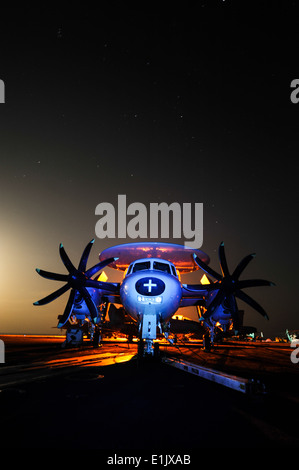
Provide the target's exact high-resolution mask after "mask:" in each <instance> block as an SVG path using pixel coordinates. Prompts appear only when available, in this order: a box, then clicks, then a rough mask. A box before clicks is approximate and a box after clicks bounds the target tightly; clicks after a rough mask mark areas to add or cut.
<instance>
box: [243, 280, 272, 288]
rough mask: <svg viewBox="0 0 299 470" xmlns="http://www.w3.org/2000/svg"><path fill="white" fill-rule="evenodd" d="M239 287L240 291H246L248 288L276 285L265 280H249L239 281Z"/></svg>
mask: <svg viewBox="0 0 299 470" xmlns="http://www.w3.org/2000/svg"><path fill="white" fill-rule="evenodd" d="M237 286H238V288H239V289H245V288H246V287H259V286H275V284H274V283H273V282H271V281H265V280H264V279H249V280H248V281H238V283H237Z"/></svg>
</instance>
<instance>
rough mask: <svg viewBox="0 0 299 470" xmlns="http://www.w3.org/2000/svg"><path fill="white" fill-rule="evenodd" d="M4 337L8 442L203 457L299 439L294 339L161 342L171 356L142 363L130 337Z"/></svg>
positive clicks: (0, 397)
mask: <svg viewBox="0 0 299 470" xmlns="http://www.w3.org/2000/svg"><path fill="white" fill-rule="evenodd" d="M0 338H1V339H2V341H3V342H4V344H5V363H4V364H1V367H0V406H1V421H2V436H1V444H0V446H2V448H66V447H67V448H69V449H73V448H74V449H75V448H77V447H78V446H79V445H80V446H81V447H82V448H95V449H102V450H103V451H106V450H107V449H117V450H119V451H120V450H121V451H123V452H125V451H126V450H134V449H135V450H138V449H139V450H143V451H144V452H147V451H150V450H152V449H157V451H158V450H159V449H160V450H161V449H164V450H165V452H166V451H167V450H168V451H170V450H171V449H177V450H179V449H181V450H182V451H186V452H187V451H188V452H190V453H193V454H194V455H197V451H198V450H199V449H202V448H214V447H215V446H217V447H220V448H261V447H263V448H265V447H269V448H271V447H283V448H285V447H297V446H298V444H299V431H298V426H297V424H296V423H297V421H298V392H297V387H298V373H299V367H298V364H296V363H293V362H292V361H291V359H290V354H291V353H292V349H291V348H290V343H274V342H273V343H272V342H271V343H267V342H263V343H257V342H256V343H253V342H252V343H251V342H239V341H235V342H234V341H228V342H225V343H223V344H220V345H217V346H216V347H215V348H213V349H212V350H211V351H210V352H205V351H203V349H202V343H201V342H200V341H197V342H190V343H189V342H188V343H189V344H188V343H184V344H183V343H178V344H177V345H176V346H170V345H168V344H166V343H164V342H161V344H160V350H161V356H162V357H161V361H157V360H154V359H153V358H150V360H148V361H147V360H143V361H141V362H140V361H139V360H138V359H137V343H135V342H133V343H128V342H127V341H124V340H120V339H119V340H109V341H104V342H103V344H102V346H101V347H99V348H94V347H92V346H91V345H90V342H89V341H85V342H84V344H83V346H81V347H77V348H64V347H63V342H64V337H59V336H53V337H51V336H21V335H20V336H5V335H3V336H1V337H0ZM174 363H175V364H180V363H181V364H183V365H185V367H172V366H173V365H174ZM186 364H191V365H192V367H191V370H190V368H189V367H187V366H186ZM198 368H199V369H200V368H205V369H208V370H211V371H214V373H217V374H220V375H221V374H222V375H223V376H230V377H231V376H233V377H236V378H237V379H238V380H241V379H242V380H245V381H247V380H250V381H254V382H255V383H258V384H259V385H260V386H259V387H257V388H254V389H252V390H250V393H240V391H236V390H234V389H232V388H231V387H228V386H226V384H222V383H215V380H213V379H212V380H210V379H208V380H207V379H206V378H205V377H203V376H200V375H199V374H198V372H196V370H197V369H198ZM192 369H193V371H192ZM189 372H191V373H189Z"/></svg>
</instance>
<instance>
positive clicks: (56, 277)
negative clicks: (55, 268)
mask: <svg viewBox="0 0 299 470" xmlns="http://www.w3.org/2000/svg"><path fill="white" fill-rule="evenodd" d="M36 272H37V273H38V274H39V275H40V276H42V277H45V278H46V279H52V280H53V281H64V282H67V281H68V279H69V276H68V275H67V274H56V273H50V272H49V271H44V270H43V269H38V268H37V269H36Z"/></svg>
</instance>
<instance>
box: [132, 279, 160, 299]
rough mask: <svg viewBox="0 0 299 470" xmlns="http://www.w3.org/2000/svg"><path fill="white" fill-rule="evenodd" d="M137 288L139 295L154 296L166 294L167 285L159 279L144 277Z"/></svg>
mask: <svg viewBox="0 0 299 470" xmlns="http://www.w3.org/2000/svg"><path fill="white" fill-rule="evenodd" d="M135 288H136V290H137V292H138V294H141V295H149V296H154V295H160V294H162V292H164V290H165V284H164V282H163V281H162V280H161V279H158V278H157V277H143V278H142V279H139V280H138V281H137V282H136V284H135Z"/></svg>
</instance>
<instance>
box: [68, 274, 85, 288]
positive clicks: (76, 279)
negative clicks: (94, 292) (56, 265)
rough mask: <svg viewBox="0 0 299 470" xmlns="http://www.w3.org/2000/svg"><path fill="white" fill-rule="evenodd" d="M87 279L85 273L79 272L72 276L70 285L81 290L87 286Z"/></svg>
mask: <svg viewBox="0 0 299 470" xmlns="http://www.w3.org/2000/svg"><path fill="white" fill-rule="evenodd" d="M87 279H88V278H87V277H86V276H85V274H84V273H82V272H80V271H77V272H76V273H75V274H72V275H71V276H70V284H71V286H72V287H73V288H74V289H79V288H80V287H84V286H85V284H86V281H87Z"/></svg>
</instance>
